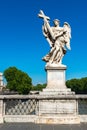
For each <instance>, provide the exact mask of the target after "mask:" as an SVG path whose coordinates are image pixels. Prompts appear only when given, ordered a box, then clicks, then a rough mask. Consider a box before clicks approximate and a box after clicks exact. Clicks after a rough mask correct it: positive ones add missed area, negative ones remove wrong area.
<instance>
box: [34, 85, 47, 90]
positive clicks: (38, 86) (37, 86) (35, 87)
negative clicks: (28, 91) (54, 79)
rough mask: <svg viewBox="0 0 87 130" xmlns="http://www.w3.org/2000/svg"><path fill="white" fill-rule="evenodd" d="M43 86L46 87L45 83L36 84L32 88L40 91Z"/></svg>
mask: <svg viewBox="0 0 87 130" xmlns="http://www.w3.org/2000/svg"><path fill="white" fill-rule="evenodd" d="M44 88H46V84H37V85H36V86H33V88H32V90H34V91H42V90H43V89H44Z"/></svg>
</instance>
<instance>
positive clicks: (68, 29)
mask: <svg viewBox="0 0 87 130" xmlns="http://www.w3.org/2000/svg"><path fill="white" fill-rule="evenodd" d="M64 31H65V34H64V40H65V43H66V47H67V48H68V49H69V50H71V47H70V38H71V27H70V25H69V24H68V23H67V22H64Z"/></svg>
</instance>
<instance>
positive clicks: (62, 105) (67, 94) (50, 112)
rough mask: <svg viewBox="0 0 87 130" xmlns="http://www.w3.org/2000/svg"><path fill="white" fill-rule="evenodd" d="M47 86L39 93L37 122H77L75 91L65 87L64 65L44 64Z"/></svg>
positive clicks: (78, 120)
mask: <svg viewBox="0 0 87 130" xmlns="http://www.w3.org/2000/svg"><path fill="white" fill-rule="evenodd" d="M45 69H46V71H47V87H46V88H45V89H43V91H42V92H40V93H39V96H40V99H39V108H38V109H37V115H38V119H37V123H52V124H56V123H57V124H73V123H74V124H78V123H80V119H79V117H78V116H77V101H76V99H75V98H73V97H74V96H75V92H72V91H71V89H69V88H67V87H66V84H65V70H66V66H64V65H58V66H46V68H45Z"/></svg>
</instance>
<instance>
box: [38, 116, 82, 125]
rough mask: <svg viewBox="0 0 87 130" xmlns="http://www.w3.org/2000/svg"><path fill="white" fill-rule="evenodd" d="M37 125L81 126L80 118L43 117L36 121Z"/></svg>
mask: <svg viewBox="0 0 87 130" xmlns="http://www.w3.org/2000/svg"><path fill="white" fill-rule="evenodd" d="M36 123H42V124H79V123H80V119H79V117H78V116H72V115H69V116H62V117H61V116H58V117H56V116H49V117H47V116H43V117H41V116H40V117H39V118H38V119H37V121H36Z"/></svg>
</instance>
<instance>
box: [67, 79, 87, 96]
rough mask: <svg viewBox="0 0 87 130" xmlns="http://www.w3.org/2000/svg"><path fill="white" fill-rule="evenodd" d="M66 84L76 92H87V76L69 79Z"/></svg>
mask: <svg viewBox="0 0 87 130" xmlns="http://www.w3.org/2000/svg"><path fill="white" fill-rule="evenodd" d="M66 86H67V87H68V88H71V89H72V90H73V91H75V92H76V94H87V77H85V78H81V79H71V80H67V81H66Z"/></svg>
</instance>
